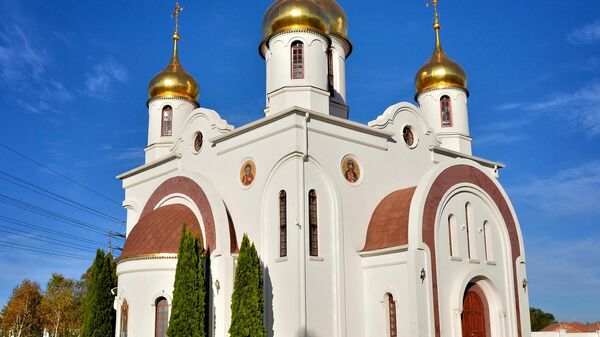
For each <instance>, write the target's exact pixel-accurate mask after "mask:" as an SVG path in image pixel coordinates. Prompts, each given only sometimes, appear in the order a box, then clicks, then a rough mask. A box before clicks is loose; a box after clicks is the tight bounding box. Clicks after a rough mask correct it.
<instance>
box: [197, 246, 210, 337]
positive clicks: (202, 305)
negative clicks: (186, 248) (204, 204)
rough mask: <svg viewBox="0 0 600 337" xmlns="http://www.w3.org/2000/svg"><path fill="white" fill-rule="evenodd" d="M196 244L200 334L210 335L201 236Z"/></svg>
mask: <svg viewBox="0 0 600 337" xmlns="http://www.w3.org/2000/svg"><path fill="white" fill-rule="evenodd" d="M194 243H195V244H194V246H195V247H196V249H195V250H196V255H197V256H198V308H197V310H198V315H199V317H198V318H199V321H198V326H199V330H200V336H201V337H206V336H208V326H207V325H206V324H205V323H206V303H207V298H206V294H207V291H206V286H207V285H206V283H205V282H204V254H203V248H202V241H201V240H200V237H195V238H194Z"/></svg>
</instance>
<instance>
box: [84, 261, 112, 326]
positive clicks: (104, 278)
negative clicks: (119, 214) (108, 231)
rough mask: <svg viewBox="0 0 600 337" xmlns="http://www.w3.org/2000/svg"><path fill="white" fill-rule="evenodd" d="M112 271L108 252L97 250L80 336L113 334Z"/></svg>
mask: <svg viewBox="0 0 600 337" xmlns="http://www.w3.org/2000/svg"><path fill="white" fill-rule="evenodd" d="M114 272H115V271H114V269H113V265H112V257H111V256H110V254H109V255H104V252H103V251H102V250H98V251H97V252H96V259H95V260H94V263H93V265H92V270H91V279H90V281H89V284H88V288H87V294H86V298H85V315H84V320H83V330H82V333H81V336H82V337H106V336H111V335H113V334H114V331H115V311H114V310H113V301H114V296H113V294H112V293H111V290H112V288H113V287H114V286H115V284H114V278H113V274H114Z"/></svg>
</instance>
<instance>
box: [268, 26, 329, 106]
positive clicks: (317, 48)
mask: <svg viewBox="0 0 600 337" xmlns="http://www.w3.org/2000/svg"><path fill="white" fill-rule="evenodd" d="M295 41H301V42H302V43H303V44H304V78H303V79H292V78H291V46H292V44H293V43H294V42H295ZM328 48H329V41H328V39H327V38H326V37H325V36H323V35H321V34H318V33H315V32H310V31H296V32H287V33H282V34H277V35H275V36H274V37H272V38H271V39H270V40H269V41H267V44H266V48H263V50H262V52H263V55H264V56H265V61H266V74H267V76H266V79H267V91H266V93H267V109H266V111H268V114H276V113H278V112H281V111H283V110H286V109H288V108H291V107H294V106H297V107H304V108H307V109H311V110H313V111H319V112H322V113H328V111H329V92H328V82H327V74H328V71H327V69H328V66H327V50H328ZM292 88H294V89H292Z"/></svg>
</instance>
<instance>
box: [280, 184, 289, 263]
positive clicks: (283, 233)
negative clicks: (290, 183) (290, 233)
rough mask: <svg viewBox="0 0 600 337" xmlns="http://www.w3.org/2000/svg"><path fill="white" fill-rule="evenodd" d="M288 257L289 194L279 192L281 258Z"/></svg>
mask: <svg viewBox="0 0 600 337" xmlns="http://www.w3.org/2000/svg"><path fill="white" fill-rule="evenodd" d="M286 256H287V194H286V193H285V191H281V192H279V257H286Z"/></svg>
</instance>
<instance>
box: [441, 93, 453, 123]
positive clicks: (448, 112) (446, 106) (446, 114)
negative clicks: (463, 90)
mask: <svg viewBox="0 0 600 337" xmlns="http://www.w3.org/2000/svg"><path fill="white" fill-rule="evenodd" d="M440 112H441V115H442V127H451V126H452V103H451V102H450V96H448V95H444V96H442V98H440Z"/></svg>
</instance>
